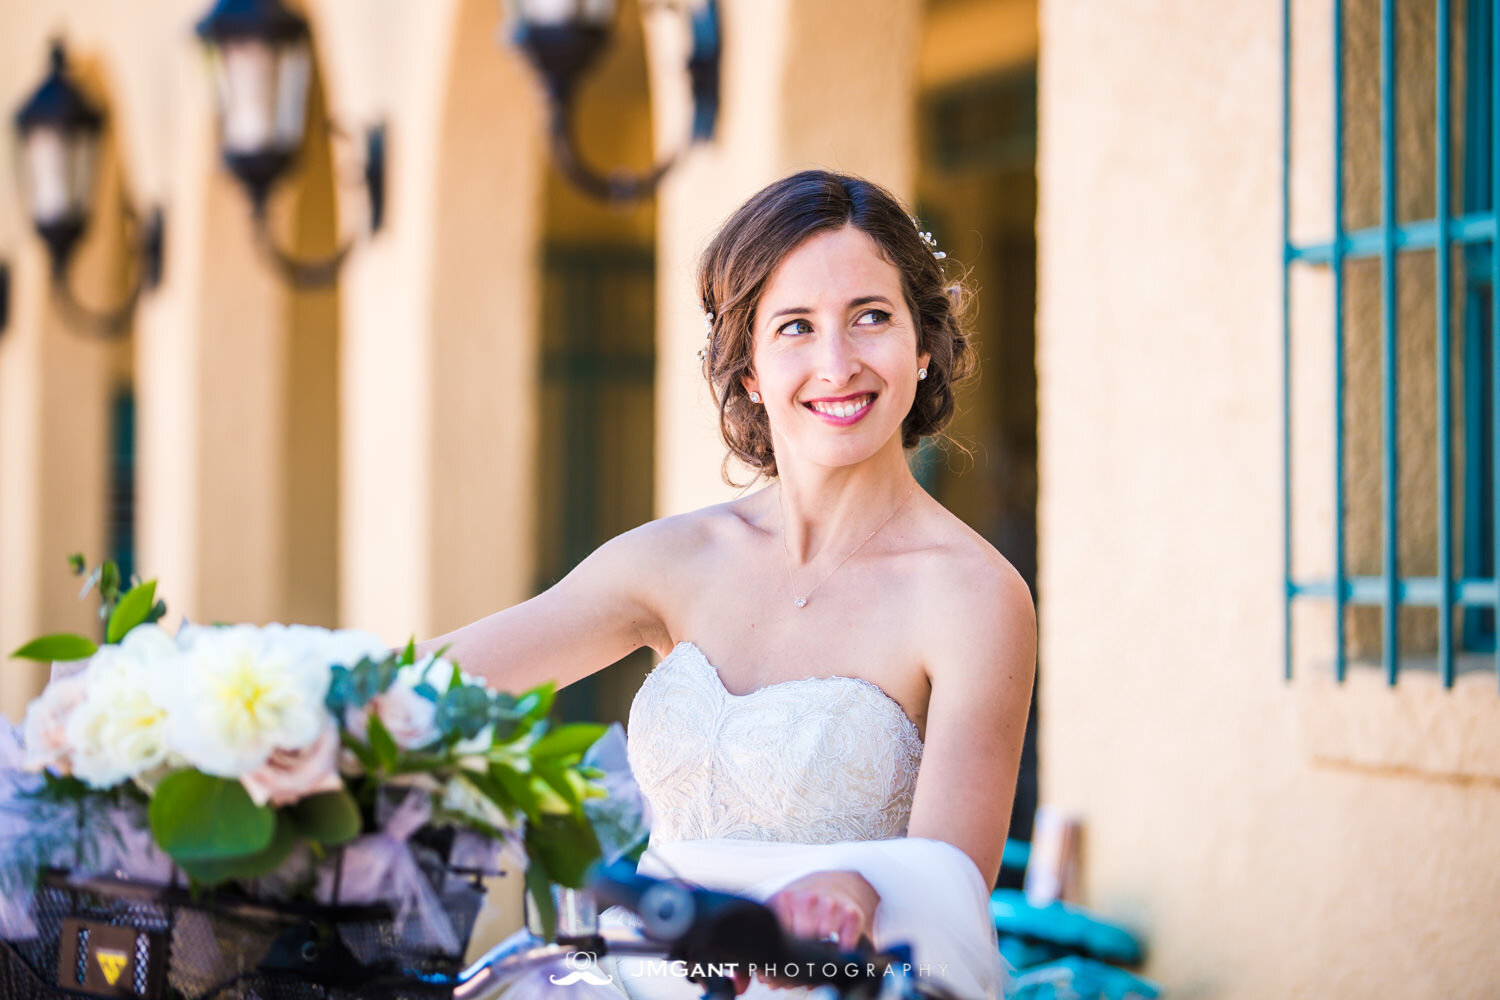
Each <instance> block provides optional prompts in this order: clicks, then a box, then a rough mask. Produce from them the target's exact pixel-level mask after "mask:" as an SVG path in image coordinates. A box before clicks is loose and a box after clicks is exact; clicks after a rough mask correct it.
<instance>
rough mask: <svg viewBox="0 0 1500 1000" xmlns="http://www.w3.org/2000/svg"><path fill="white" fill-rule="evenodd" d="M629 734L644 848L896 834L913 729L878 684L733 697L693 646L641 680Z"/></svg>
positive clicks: (844, 682)
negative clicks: (717, 840)
mask: <svg viewBox="0 0 1500 1000" xmlns="http://www.w3.org/2000/svg"><path fill="white" fill-rule="evenodd" d="M628 737H629V738H628V747H629V756H630V766H631V770H632V771H634V773H635V778H636V781H637V782H639V784H640V787H641V791H642V792H643V793H644V794H645V796H646V799H647V800H648V801H649V802H650V803H651V808H652V813H653V814H654V818H653V824H652V830H651V842H652V844H653V845H656V844H662V843H668V842H671V841H676V840H702V839H705V838H714V837H726V838H732V839H749V840H772V841H786V842H794V843H804V844H826V843H835V842H838V841H847V840H886V839H889V838H892V837H901V836H905V834H906V824H907V820H908V818H909V817H910V815H911V800H912V792H913V791H915V789H916V783H917V769H918V767H919V765H920V764H921V760H922V741H921V739H920V738H919V737H918V734H917V727H916V725H915V724H914V723H913V722H912V721H911V720H910V719H909V718H908V717H907V715H906V713H905V711H904V710H902V708H901V706H900V704H898V703H897V702H896V701H894V700H893V699H892V698H891V697H890V696H889V695H887V694H886V693H885V692H884V691H882V690H881V689H880V688H879V687H878V686H877V685H875V684H872V683H870V682H869V681H866V680H862V679H860V678H855V677H810V678H804V679H801V680H793V681H785V682H782V683H780V684H772V685H770V686H768V687H764V688H761V689H759V690H757V691H752V692H750V693H749V694H746V695H734V694H730V693H729V691H728V690H726V689H725V687H724V684H723V682H722V681H721V680H720V679H719V672H718V671H717V670H716V669H715V668H714V666H713V664H711V663H709V662H708V659H707V657H705V656H704V654H703V651H702V650H700V649H699V648H698V647H697V646H695V645H694V644H693V643H691V642H681V643H678V644H677V646H676V648H674V649H673V650H672V652H671V653H669V654H668V655H667V657H666V658H665V659H663V660H662V661H661V663H660V664H658V665H657V667H656V669H655V670H653V671H652V672H651V673H650V674H649V675H648V676H647V677H646V680H645V683H643V684H642V685H641V689H640V691H639V692H637V693H636V696H635V700H634V701H633V702H632V703H631V706H630V727H629V731H628Z"/></svg>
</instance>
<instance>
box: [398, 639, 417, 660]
mask: <svg viewBox="0 0 1500 1000" xmlns="http://www.w3.org/2000/svg"><path fill="white" fill-rule="evenodd" d="M397 662H398V664H399V665H400V666H403V667H409V666H411V665H412V664H413V663H416V662H417V637H416V636H412V637H411V638H410V639H407V640H406V648H405V649H403V650H402V651H401V659H400V660H398V661H397Z"/></svg>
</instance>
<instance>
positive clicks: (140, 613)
mask: <svg viewBox="0 0 1500 1000" xmlns="http://www.w3.org/2000/svg"><path fill="white" fill-rule="evenodd" d="M155 603H156V581H155V580H147V581H146V582H145V583H142V584H137V585H136V586H134V587H131V588H130V590H129V592H128V593H126V594H125V596H124V597H122V598H120V603H119V604H116V605H115V610H114V611H113V612H112V613H111V614H110V616H109V629H108V630H107V631H106V632H105V634H104V637H105V639H106V640H108V641H109V642H119V641H120V640H121V639H123V638H125V633H127V632H129V631H130V630H131V629H133V628H135V627H136V626H137V625H139V624H140V623H141V622H143V621H145V620H146V616H147V615H149V614H150V613H151V606H152V605H153V604H155Z"/></svg>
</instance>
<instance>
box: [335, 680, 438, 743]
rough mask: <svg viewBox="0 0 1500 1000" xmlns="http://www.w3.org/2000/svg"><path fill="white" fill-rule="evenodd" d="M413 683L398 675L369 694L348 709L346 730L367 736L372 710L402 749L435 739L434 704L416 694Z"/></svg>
mask: <svg viewBox="0 0 1500 1000" xmlns="http://www.w3.org/2000/svg"><path fill="white" fill-rule="evenodd" d="M413 684H414V682H413V681H412V680H411V679H410V678H408V677H402V676H398V677H397V678H396V683H394V684H392V685H391V686H390V688H388V689H387V690H386V691H384V692H382V693H381V694H377V695H376V696H375V697H373V698H371V699H370V703H369V704H368V705H366V706H365V707H364V708H356V709H351V710H350V712H349V715H348V719H347V724H348V727H349V732H350V733H352V734H353V735H354V736H356V737H357V738H359V739H361V740H367V739H369V736H368V730H369V726H370V722H369V719H370V713H371V712H372V711H373V712H374V713H375V714H376V715H377V716H378V717H379V718H380V721H381V722H382V723H384V725H385V728H386V730H387V731H388V732H390V734H391V739H393V740H395V741H396V746H398V747H400V748H401V749H402V750H415V749H417V748H419V747H424V746H426V745H427V744H429V743H431V742H432V741H433V740H435V739H437V738H438V735H439V734H438V728H437V704H436V703H435V702H433V701H432V700H431V699H429V698H424V697H422V695H420V694H418V693H417V692H416V689H415V687H414V686H413Z"/></svg>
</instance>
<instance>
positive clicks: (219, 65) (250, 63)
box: [214, 38, 277, 153]
mask: <svg viewBox="0 0 1500 1000" xmlns="http://www.w3.org/2000/svg"><path fill="white" fill-rule="evenodd" d="M217 56H218V57H217V58H216V59H215V60H214V69H215V75H216V76H217V77H218V84H219V115H220V121H221V122H222V129H223V137H222V139H221V141H222V143H223V146H224V151H225V152H227V153H260V152H265V151H267V150H269V149H271V148H273V146H274V141H275V127H276V111H277V103H276V101H277V99H276V89H277V87H276V85H277V74H276V52H275V50H274V49H273V48H272V47H271V45H270V43H268V42H265V41H261V40H260V39H252V38H233V39H228V40H226V41H225V42H224V43H223V44H222V45H221V46H219V50H218V53H217Z"/></svg>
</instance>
